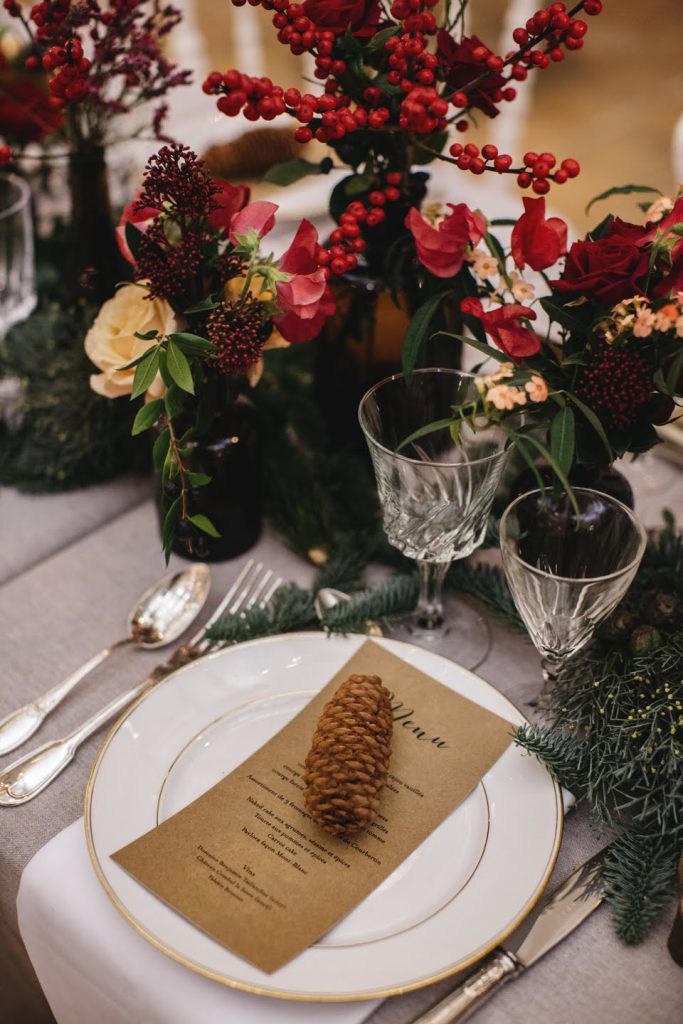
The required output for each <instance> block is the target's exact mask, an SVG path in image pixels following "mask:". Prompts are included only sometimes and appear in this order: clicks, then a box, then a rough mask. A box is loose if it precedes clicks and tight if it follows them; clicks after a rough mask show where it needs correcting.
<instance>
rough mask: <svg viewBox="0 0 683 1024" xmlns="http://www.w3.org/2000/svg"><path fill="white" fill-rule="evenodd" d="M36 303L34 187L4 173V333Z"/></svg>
mask: <svg viewBox="0 0 683 1024" xmlns="http://www.w3.org/2000/svg"><path fill="white" fill-rule="evenodd" d="M35 304H36V289H35V269H34V264H33V226H32V219H31V190H30V189H29V187H28V185H27V184H26V182H25V181H24V180H23V179H22V178H20V177H18V176H17V175H16V174H0V336H2V335H5V334H6V333H7V331H8V330H9V329H10V327H12V326H13V325H14V324H16V323H18V322H19V321H20V320H24V319H25V318H26V317H27V316H28V315H29V313H30V312H31V310H32V309H33V307H34V306H35Z"/></svg>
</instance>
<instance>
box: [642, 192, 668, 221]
mask: <svg viewBox="0 0 683 1024" xmlns="http://www.w3.org/2000/svg"><path fill="white" fill-rule="evenodd" d="M673 208H674V204H673V199H669V197H668V196H660V198H659V199H655V201H654V203H653V204H652V206H650V207H648V209H647V210H646V212H645V220H646V221H647V222H648V223H650V222H652V223H655V224H656V223H657V222H658V221H660V220H661V219H662V217H664V216H665V215H666V214H667V213H670V212H671V210H673Z"/></svg>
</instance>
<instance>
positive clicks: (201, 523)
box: [190, 513, 220, 537]
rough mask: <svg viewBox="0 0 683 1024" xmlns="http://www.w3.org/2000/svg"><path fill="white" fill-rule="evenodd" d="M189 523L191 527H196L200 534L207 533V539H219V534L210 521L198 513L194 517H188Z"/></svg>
mask: <svg viewBox="0 0 683 1024" xmlns="http://www.w3.org/2000/svg"><path fill="white" fill-rule="evenodd" d="M190 522H191V523H192V525H193V526H196V527H197V529H198V530H201V531H202V533H208V535H209V537H220V533H219V532H218V530H217V529H216V527H215V526H214V525H213V523H212V522H211V520H210V519H207V517H206V516H204V515H202V514H201V513H199V514H198V515H196V516H190Z"/></svg>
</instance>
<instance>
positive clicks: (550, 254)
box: [512, 198, 567, 270]
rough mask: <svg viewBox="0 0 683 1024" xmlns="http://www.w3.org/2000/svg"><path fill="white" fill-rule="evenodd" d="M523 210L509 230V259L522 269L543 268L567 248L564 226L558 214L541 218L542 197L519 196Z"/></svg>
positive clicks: (542, 212)
mask: <svg viewBox="0 0 683 1024" xmlns="http://www.w3.org/2000/svg"><path fill="white" fill-rule="evenodd" d="M522 202H523V203H524V213H523V214H522V216H521V217H520V218H519V220H518V221H517V223H516V224H515V226H514V228H513V229H512V258H513V259H514V261H515V263H516V264H517V266H518V267H519V268H520V269H521V270H523V269H524V267H525V266H526V265H527V263H528V264H529V266H530V267H531V269H532V270H546V269H547V268H548V267H552V265H553V263H557V261H558V260H559V258H560V256H561V255H562V254H563V253H564V252H566V251H567V225H566V224H565V222H564V221H563V220H560V218H559V217H549V218H548V219H547V220H546V219H545V199H543V198H541V199H523V200H522Z"/></svg>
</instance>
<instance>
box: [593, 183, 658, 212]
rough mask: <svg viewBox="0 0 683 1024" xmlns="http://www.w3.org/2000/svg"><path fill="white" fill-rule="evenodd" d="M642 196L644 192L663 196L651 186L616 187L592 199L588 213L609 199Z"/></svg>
mask: <svg viewBox="0 0 683 1024" xmlns="http://www.w3.org/2000/svg"><path fill="white" fill-rule="evenodd" d="M634 192H635V193H636V194H642V193H644V192H656V193H657V195H658V196H661V194H662V193H661V192H660V191H659V189H658V188H652V187H651V186H650V185H615V186H614V188H608V189H607V191H606V192H601V193H600V195H599V196H595V198H594V199H591V201H590V203H589V204H588V206H587V207H586V211H585V212H586V213H590V209H591V207H592V206H593V205H594V204H595V203H601V202H602V201H603V199H609V198H610V197H611V196H628V195H632V194H633V193H634Z"/></svg>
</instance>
